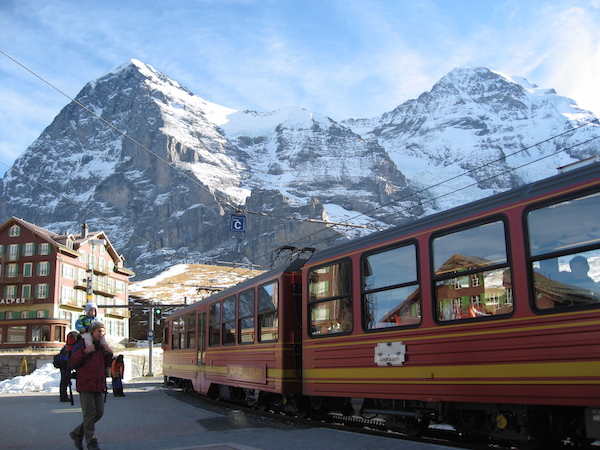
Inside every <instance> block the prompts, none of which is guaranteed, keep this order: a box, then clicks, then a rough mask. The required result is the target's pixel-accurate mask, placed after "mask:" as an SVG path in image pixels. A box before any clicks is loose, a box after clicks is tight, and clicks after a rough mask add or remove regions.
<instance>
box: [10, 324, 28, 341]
mask: <svg viewBox="0 0 600 450" xmlns="http://www.w3.org/2000/svg"><path fill="white" fill-rule="evenodd" d="M26 334H27V327H8V329H7V338H8V342H15V343H20V342H23V343H24V342H25V341H26Z"/></svg>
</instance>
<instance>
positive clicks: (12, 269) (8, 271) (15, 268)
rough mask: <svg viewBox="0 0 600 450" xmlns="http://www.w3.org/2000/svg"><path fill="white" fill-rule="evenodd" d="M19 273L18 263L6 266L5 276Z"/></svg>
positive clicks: (14, 275) (10, 276) (11, 276)
mask: <svg viewBox="0 0 600 450" xmlns="http://www.w3.org/2000/svg"><path fill="white" fill-rule="evenodd" d="M17 275H19V265H18V264H8V265H7V266H6V276H7V277H9V278H14V277H16V276H17Z"/></svg>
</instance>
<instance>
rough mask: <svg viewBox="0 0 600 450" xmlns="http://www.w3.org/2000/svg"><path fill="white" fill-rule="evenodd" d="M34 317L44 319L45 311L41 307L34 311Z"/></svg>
mask: <svg viewBox="0 0 600 450" xmlns="http://www.w3.org/2000/svg"><path fill="white" fill-rule="evenodd" d="M35 317H36V318H38V319H44V318H45V317H46V311H45V310H43V309H41V310H39V311H36V312H35Z"/></svg>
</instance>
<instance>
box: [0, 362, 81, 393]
mask: <svg viewBox="0 0 600 450" xmlns="http://www.w3.org/2000/svg"><path fill="white" fill-rule="evenodd" d="M59 385H60V370H58V369H57V368H55V367H54V366H53V365H52V363H48V364H44V365H43V366H42V367H40V368H39V369H36V370H34V371H33V372H32V373H31V374H29V375H22V376H17V377H14V378H9V379H7V380H4V381H0V394H17V393H28V392H50V393H56V394H58V388H59ZM73 389H75V383H73Z"/></svg>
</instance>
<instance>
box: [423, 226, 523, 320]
mask: <svg viewBox="0 0 600 450" xmlns="http://www.w3.org/2000/svg"><path fill="white" fill-rule="evenodd" d="M432 246H433V261H434V269H435V278H434V280H435V295H436V310H437V319H438V320H440V321H442V322H445V321H452V320H460V319H476V318H481V317H491V316H499V315H505V314H510V313H512V311H513V299H512V276H511V271H510V268H509V266H508V257H507V251H506V236H505V232H504V222H502V221H500V220H499V221H496V222H491V223H486V224H481V225H478V226H475V227H471V228H467V229H464V230H460V231H456V232H452V233H448V234H445V235H442V236H438V237H436V238H435V239H433V244H432Z"/></svg>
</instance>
